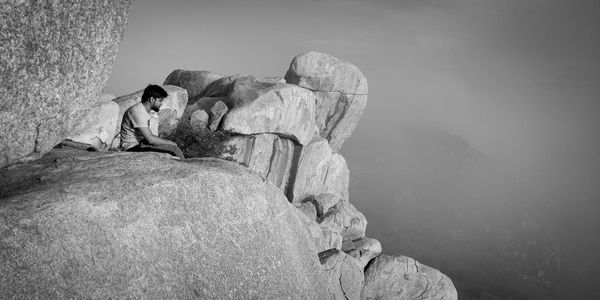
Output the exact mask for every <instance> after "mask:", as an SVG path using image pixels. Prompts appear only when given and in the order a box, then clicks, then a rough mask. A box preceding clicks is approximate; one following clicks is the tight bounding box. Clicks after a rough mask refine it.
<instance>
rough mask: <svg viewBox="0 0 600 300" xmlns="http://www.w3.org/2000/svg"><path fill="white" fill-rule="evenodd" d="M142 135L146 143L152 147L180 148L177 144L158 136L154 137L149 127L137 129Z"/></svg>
mask: <svg viewBox="0 0 600 300" xmlns="http://www.w3.org/2000/svg"><path fill="white" fill-rule="evenodd" d="M137 129H138V130H139V131H140V132H141V133H142V135H143V136H144V139H145V140H146V142H148V144H150V145H155V146H158V145H172V146H177V147H179V145H177V143H175V142H173V141H170V140H167V139H163V138H161V137H158V136H156V135H154V134H153V133H152V132H151V131H150V129H149V128H148V127H139V128H137Z"/></svg>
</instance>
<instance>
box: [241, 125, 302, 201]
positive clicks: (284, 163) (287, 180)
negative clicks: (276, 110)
mask: <svg viewBox="0 0 600 300" xmlns="http://www.w3.org/2000/svg"><path fill="white" fill-rule="evenodd" d="M229 144H230V145H232V146H235V148H236V149H237V151H236V153H235V154H233V155H231V156H230V158H231V159H232V160H233V161H235V162H237V163H240V164H242V165H244V166H246V167H248V168H249V169H250V170H252V171H253V172H255V173H256V174H258V175H259V176H260V177H261V178H263V179H265V180H268V181H269V182H271V183H272V184H274V185H275V186H277V187H278V188H279V189H280V190H281V191H282V192H283V193H284V194H285V195H288V193H289V191H290V185H291V184H292V183H293V178H294V177H293V176H294V174H295V173H294V168H295V167H294V160H295V157H296V156H297V153H298V154H299V153H300V150H299V146H297V144H295V143H294V142H293V141H292V140H290V139H286V138H283V137H280V136H278V135H276V134H269V133H266V134H257V135H249V136H245V135H240V136H235V137H233V138H232V139H231V141H229Z"/></svg>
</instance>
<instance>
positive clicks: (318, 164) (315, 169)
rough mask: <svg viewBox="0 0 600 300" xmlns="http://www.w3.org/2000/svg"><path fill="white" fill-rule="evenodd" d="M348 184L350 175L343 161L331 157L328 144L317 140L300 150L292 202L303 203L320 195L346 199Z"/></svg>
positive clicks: (324, 140) (322, 140)
mask: <svg viewBox="0 0 600 300" xmlns="http://www.w3.org/2000/svg"><path fill="white" fill-rule="evenodd" d="M349 182H350V171H349V170H348V166H347V165H346V160H345V159H344V157H343V156H342V155H340V154H339V153H333V152H332V151H331V147H330V146H329V143H327V140H326V139H324V138H321V137H319V136H317V137H315V138H314V139H313V140H312V142H311V143H310V144H308V145H306V146H304V147H303V148H302V152H301V154H300V158H299V161H298V167H297V170H296V176H295V182H294V188H293V192H292V195H291V200H292V201H293V202H303V201H305V200H307V199H309V198H310V197H314V196H317V195H320V194H323V193H329V194H333V195H335V196H337V197H338V198H342V199H348V185H349Z"/></svg>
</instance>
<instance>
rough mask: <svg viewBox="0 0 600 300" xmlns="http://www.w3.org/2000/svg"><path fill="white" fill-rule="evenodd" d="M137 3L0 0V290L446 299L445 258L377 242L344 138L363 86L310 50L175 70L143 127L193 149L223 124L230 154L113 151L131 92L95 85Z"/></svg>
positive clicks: (45, 294)
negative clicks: (266, 71)
mask: <svg viewBox="0 0 600 300" xmlns="http://www.w3.org/2000/svg"><path fill="white" fill-rule="evenodd" d="M132 2H133V1H132V0H105V1H92V0H80V1H75V0H65V1H17V0H9V1H2V2H1V3H0V18H1V19H2V20H3V22H2V24H1V27H2V30H1V31H0V37H1V39H2V41H3V42H4V45H3V46H2V47H1V48H0V58H1V60H2V62H3V63H2V64H0V71H1V72H0V74H1V76H2V80H1V81H2V84H1V85H0V94H2V95H3V97H2V98H1V99H0V104H1V106H2V111H0V125H1V126H2V128H3V132H2V134H1V135H0V258H1V259H0V295H2V296H3V297H4V298H10V299H12V298H15V299H16V298H27V299H48V298H50V299H66V298H68V299H87V298H94V299H96V298H109V299H112V298H116V299H123V298H124V299H129V298H134V299H137V298H153V299H154V298H155V299H170V298H186V299H187V298H209V299H263V298H268V299H274V298H277V299H282V298H283V299H424V298H430V299H456V298H457V294H456V290H455V288H454V286H453V285H452V282H451V281H450V279H449V278H448V277H446V276H445V275H443V274H442V273H440V272H439V271H437V270H435V269H432V268H429V267H427V266H424V265H421V264H420V263H418V262H416V261H415V260H413V259H411V258H408V257H403V256H399V257H394V256H388V255H380V254H381V251H382V248H381V244H380V242H379V241H377V240H375V239H373V238H369V237H367V236H366V227H367V220H366V218H365V216H364V215H363V214H362V213H361V212H359V211H358V210H357V209H356V208H355V207H354V206H353V205H352V204H351V203H350V201H349V193H348V185H349V170H348V166H347V164H346V160H345V159H344V157H343V156H342V155H341V154H340V149H341V148H342V146H343V144H344V141H345V140H346V139H347V138H348V137H349V136H350V135H351V134H352V131H353V130H354V128H356V126H357V124H358V121H359V120H360V118H361V115H362V113H363V111H364V109H365V106H366V103H367V95H368V87H367V80H366V79H365V77H364V76H363V74H362V73H361V72H360V70H359V69H358V68H357V67H356V66H354V65H352V64H350V63H348V62H345V61H343V60H340V59H338V58H335V57H333V56H330V55H327V54H323V53H318V52H308V53H305V54H301V55H298V56H297V57H295V58H294V59H293V60H292V62H291V64H290V66H289V69H288V70H287V72H286V73H285V76H284V77H281V78H279V77H271V78H255V77H254V76H241V75H232V76H229V75H225V74H219V73H215V72H209V71H190V70H175V71H173V72H172V73H171V74H169V75H168V76H167V77H166V79H165V81H164V84H163V87H164V88H165V89H166V90H167V92H168V93H169V97H168V98H167V99H166V100H165V101H164V103H163V106H162V107H161V109H160V111H159V112H158V113H157V114H154V115H153V116H152V118H151V122H150V130H151V131H152V132H153V133H154V134H156V135H159V136H161V137H168V138H171V139H174V140H185V141H192V143H191V144H186V145H182V147H183V148H185V149H184V150H186V151H187V152H188V153H193V150H194V149H196V148H197V147H202V146H205V145H204V144H203V143H206V142H205V140H203V139H199V138H197V137H199V136H204V135H206V134H207V133H209V134H214V135H215V136H224V137H226V138H225V139H222V140H219V141H222V142H223V144H224V145H223V147H225V148H223V149H227V150H228V151H221V150H223V149H222V148H218V149H217V150H218V151H216V152H214V153H213V154H215V155H213V156H215V157H213V158H188V159H185V160H179V159H175V158H173V157H171V156H169V155H168V154H162V153H132V152H122V151H118V148H119V144H120V139H119V131H120V127H121V120H122V117H123V114H124V113H125V111H126V110H127V109H128V108H129V107H131V106H132V105H134V104H136V103H137V102H139V101H140V100H141V99H140V98H141V94H142V91H137V92H134V93H131V94H128V95H124V96H120V97H114V96H112V95H106V94H101V90H102V89H103V87H104V85H105V83H106V81H107V79H108V76H109V74H110V69H111V67H112V64H113V62H114V60H115V57H116V53H117V48H118V44H119V42H120V40H121V38H122V36H123V33H124V31H125V28H126V24H127V16H128V12H129V9H130V8H131V5H132ZM23 16H26V17H23ZM59 143H60V145H61V147H55V146H57V144H59ZM65 146H66V147H65ZM81 149H86V150H95V151H82V150H81Z"/></svg>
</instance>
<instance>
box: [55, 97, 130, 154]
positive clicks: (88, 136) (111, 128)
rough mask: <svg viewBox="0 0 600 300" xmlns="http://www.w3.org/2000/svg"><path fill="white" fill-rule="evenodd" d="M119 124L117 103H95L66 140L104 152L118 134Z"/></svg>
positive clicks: (109, 101)
mask: <svg viewBox="0 0 600 300" xmlns="http://www.w3.org/2000/svg"><path fill="white" fill-rule="evenodd" d="M120 123H121V120H119V105H118V104H117V103H115V102H114V101H111V100H108V101H102V102H96V103H95V104H94V106H92V109H90V111H89V112H88V114H87V115H86V116H85V118H83V119H82V120H81V121H80V122H79V123H78V124H77V125H76V126H75V128H74V129H73V130H72V131H71V134H69V136H67V139H68V140H71V141H74V142H78V143H82V144H88V145H90V146H92V147H94V148H96V149H99V150H106V149H108V148H109V147H110V145H111V143H112V141H113V139H114V138H115V136H116V135H117V134H118V133H119V132H120V128H117V126H118V125H119V124H120Z"/></svg>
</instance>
